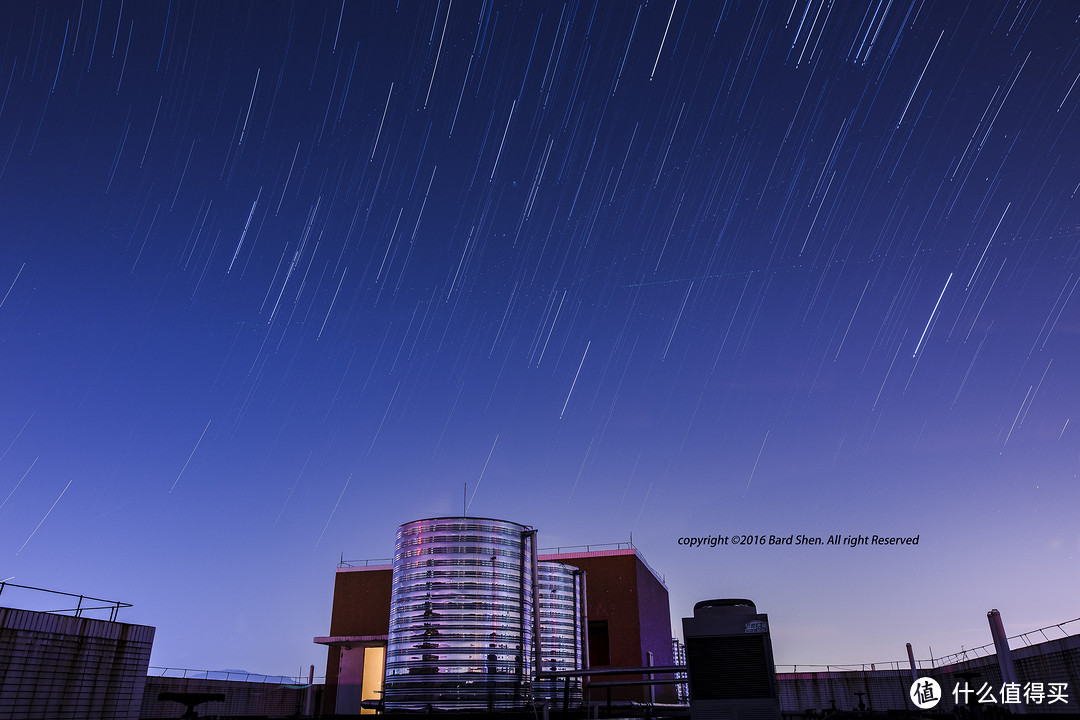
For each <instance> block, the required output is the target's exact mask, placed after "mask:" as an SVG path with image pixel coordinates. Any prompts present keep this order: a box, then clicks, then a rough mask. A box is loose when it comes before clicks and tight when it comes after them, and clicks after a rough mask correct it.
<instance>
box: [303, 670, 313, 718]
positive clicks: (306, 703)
mask: <svg viewBox="0 0 1080 720" xmlns="http://www.w3.org/2000/svg"><path fill="white" fill-rule="evenodd" d="M307 683H308V685H307V697H306V698H305V699H304V714H305V715H307V716H308V717H310V716H311V715H312V712H311V710H312V708H311V700H312V698H313V695H314V691H315V688H314V685H315V666H314V665H312V666H311V667H310V668H309V669H308V676H307Z"/></svg>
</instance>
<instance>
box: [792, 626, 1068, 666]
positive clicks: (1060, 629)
mask: <svg viewBox="0 0 1080 720" xmlns="http://www.w3.org/2000/svg"><path fill="white" fill-rule="evenodd" d="M1072 623H1080V618H1074V619H1072V620H1066V621H1065V622H1060V623H1055V624H1054V625H1047V626H1046V627H1041V628H1037V629H1035V630H1029V631H1027V632H1024V633H1018V634H1016V635H1010V636H1009V641H1010V648H1011V649H1012V650H1016V647H1013V646H1012V645H1011V641H1013V640H1021V641H1022V642H1023V643H1024V647H1029V646H1031V645H1034V644H1037V643H1040V642H1050V641H1051V640H1060V639H1062V638H1066V637H1069V636H1070V635H1069V631H1068V630H1066V629H1065V626H1066V625H1070V624H1072ZM1076 629H1080V628H1074V630H1076ZM1048 631H1050V632H1051V633H1052V634H1055V633H1054V631H1057V633H1060V635H1057V636H1056V637H1051V636H1050V635H1047V632H1048ZM1074 634H1075V633H1074ZM1032 638H1034V642H1033V641H1032ZM996 652H997V650H996V649H995V648H994V643H993V642H989V643H986V644H985V645H980V646H978V647H974V648H963V647H962V648H961V649H960V652H955V653H951V654H949V655H943V656H941V657H937V658H930V659H929V660H916V661H915V665H916V667H917V668H918V669H920V670H921V669H934V668H939V667H942V666H944V665H951V664H953V663H958V662H964V661H966V660H975V659H978V658H981V657H987V656H989V655H994V654H995V653H996ZM782 668H791V669H790V670H785V669H782ZM910 668H911V664H910V663H909V662H908V660H906V659H904V660H887V661H885V662H877V663H845V664H830V665H811V664H802V663H800V664H798V665H777V666H776V671H777V672H790V673H797V672H865V671H868V670H898V669H903V670H909V669H910Z"/></svg>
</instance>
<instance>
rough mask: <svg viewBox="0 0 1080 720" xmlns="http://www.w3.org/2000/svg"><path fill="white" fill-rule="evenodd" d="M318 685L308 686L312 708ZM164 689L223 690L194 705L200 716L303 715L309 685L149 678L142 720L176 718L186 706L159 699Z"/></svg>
mask: <svg viewBox="0 0 1080 720" xmlns="http://www.w3.org/2000/svg"><path fill="white" fill-rule="evenodd" d="M321 689H322V687H321V686H314V687H312V688H311V692H312V693H313V695H314V697H312V708H318V705H317V704H315V702H316V700H318V697H317V696H318V695H319V694H320V692H321ZM163 692H189V693H224V695H225V699H224V700H214V701H211V702H207V703H202V704H201V705H199V706H197V707H196V708H195V711H196V712H198V713H199V716H200V717H208V716H223V717H243V716H245V715H255V716H263V717H265V716H270V717H288V716H292V715H303V714H304V711H305V703H306V701H307V693H308V688H307V687H305V686H303V685H279V684H277V683H269V682H245V681H242V680H196V679H194V678H172V677H148V678H146V691H145V692H144V693H143V698H142V709H141V711H140V713H139V718H140V719H141V720H156V719H157V718H178V717H180V716H181V715H183V714H184V710H185V706H184V705H181V704H180V703H178V702H174V701H172V700H158V699H157V698H158V694H159V693H163Z"/></svg>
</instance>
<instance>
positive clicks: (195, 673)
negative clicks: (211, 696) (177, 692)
mask: <svg viewBox="0 0 1080 720" xmlns="http://www.w3.org/2000/svg"><path fill="white" fill-rule="evenodd" d="M146 676H147V677H163V678H178V679H186V680H231V681H233V682H250V683H268V684H275V685H307V682H308V679H307V673H299V674H297V675H296V676H295V677H291V676H289V675H260V674H259V673H252V672H248V671H247V670H195V669H192V668H174V667H157V666H153V665H151V666H150V667H148V668H147V669H146ZM325 682H326V677H325V676H316V677H315V679H314V684H315V685H321V684H323V683H325Z"/></svg>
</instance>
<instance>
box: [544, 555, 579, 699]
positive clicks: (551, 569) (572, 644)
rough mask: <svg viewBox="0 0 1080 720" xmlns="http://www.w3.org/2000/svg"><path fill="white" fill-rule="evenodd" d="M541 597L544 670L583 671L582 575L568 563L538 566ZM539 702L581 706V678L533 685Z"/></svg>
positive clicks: (547, 680)
mask: <svg viewBox="0 0 1080 720" xmlns="http://www.w3.org/2000/svg"><path fill="white" fill-rule="evenodd" d="M536 575H537V595H538V596H539V598H540V664H541V666H542V667H541V670H543V671H546V672H553V671H558V670H579V669H581V582H582V576H581V572H580V571H579V570H578V569H577V568H575V567H573V566H571V565H566V564H565V563H559V562H541V563H537V568H536ZM533 694H534V695H535V696H536V699H537V700H546V701H548V702H550V703H552V704H553V705H554V706H556V707H561V706H562V705H563V703H566V704H567V705H568V706H570V707H578V706H580V705H581V677H580V676H579V677H573V678H569V679H567V678H549V679H544V680H537V681H536V682H535V683H533Z"/></svg>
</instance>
